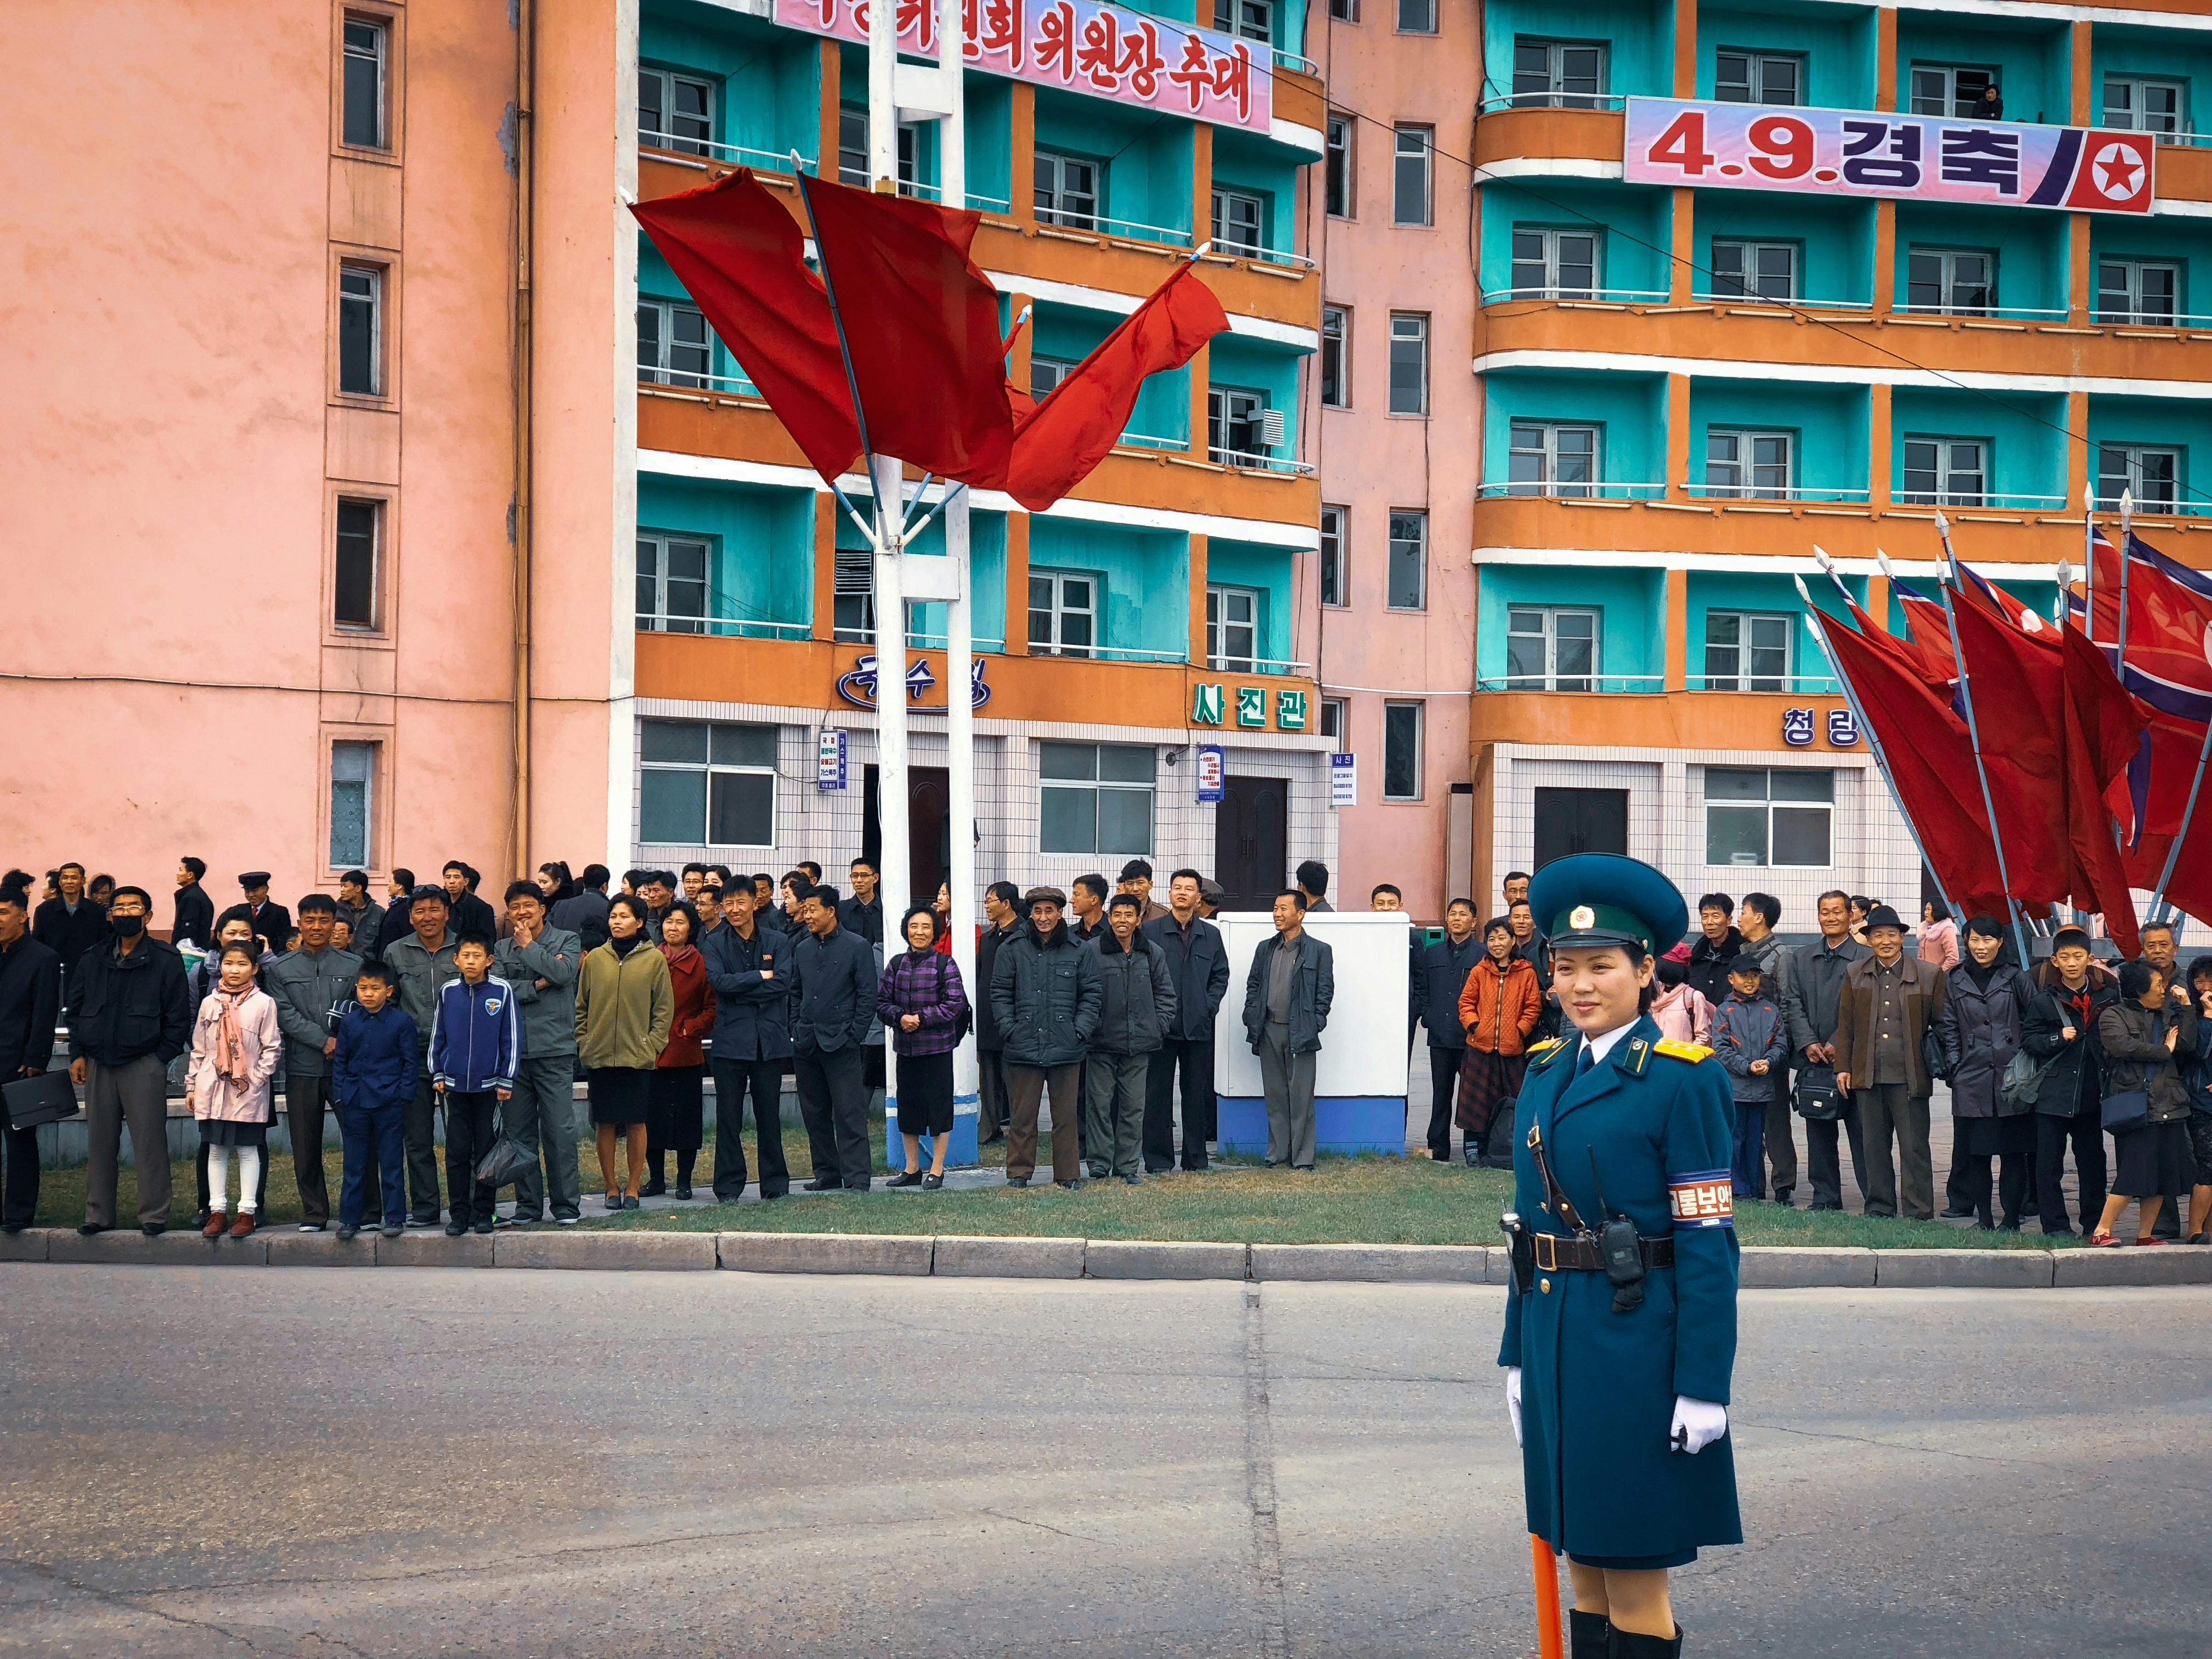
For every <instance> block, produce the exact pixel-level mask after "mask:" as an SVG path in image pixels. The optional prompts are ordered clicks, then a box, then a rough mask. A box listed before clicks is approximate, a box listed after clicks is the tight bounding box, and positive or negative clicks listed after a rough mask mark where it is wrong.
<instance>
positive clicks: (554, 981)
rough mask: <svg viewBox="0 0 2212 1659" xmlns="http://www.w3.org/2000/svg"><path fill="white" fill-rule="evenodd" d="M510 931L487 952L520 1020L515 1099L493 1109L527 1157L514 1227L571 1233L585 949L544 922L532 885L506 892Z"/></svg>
mask: <svg viewBox="0 0 2212 1659" xmlns="http://www.w3.org/2000/svg"><path fill="white" fill-rule="evenodd" d="M507 925H508V927H511V928H512V929H513V933H511V934H510V935H509V936H508V937H507V938H506V939H501V940H500V942H499V944H498V945H497V947H496V948H495V950H494V951H493V952H492V958H493V961H494V962H495V963H496V966H495V968H494V969H493V971H494V972H495V973H496V974H497V975H499V976H500V977H501V979H503V980H505V981H507V983H508V984H509V985H511V986H513V987H514V1006H515V1007H516V1009H517V1010H518V1011H519V1012H520V1015H521V1018H522V1063H521V1064H520V1065H519V1066H516V1067H515V1072H514V1092H513V1094H512V1095H511V1096H509V1097H507V1101H506V1103H504V1104H503V1105H501V1108H500V1109H499V1112H500V1117H501V1121H502V1122H504V1124H505V1125H506V1127H507V1134H508V1135H509V1136H510V1137H511V1138H512V1139H513V1140H514V1141H515V1143H516V1144H517V1145H519V1146H524V1147H526V1148H528V1149H529V1151H530V1152H532V1154H533V1156H534V1159H535V1161H533V1162H532V1164H531V1166H530V1168H528V1169H527V1170H524V1171H523V1172H522V1173H521V1174H520V1175H519V1176H516V1177H515V1180H514V1221H515V1225H517V1226H527V1225H530V1224H531V1223H532V1222H537V1221H543V1220H544V1219H545V1206H546V1202H547V1200H549V1199H550V1200H551V1202H552V1206H553V1220H554V1221H555V1222H556V1223H557V1224H558V1225H561V1226H563V1227H573V1226H574V1225H576V1223H577V1222H578V1221H579V1220H580V1219H581V1218H582V1216H583V1199H584V1187H583V1177H582V1176H581V1175H580V1173H579V1172H578V1170H577V1167H576V1108H575V1095H576V1089H575V1083H576V975H578V973H580V971H581V970H582V968H583V962H584V942H583V941H582V940H581V939H578V938H577V937H576V935H575V934H574V933H568V932H567V931H566V930H565V929H562V928H559V927H553V926H551V925H550V923H549V922H548V921H547V920H546V915H545V895H544V893H543V892H542V891H541V890H539V889H538V884H537V883H536V882H534V881H518V882H514V883H513V884H510V885H509V886H508V888H507Z"/></svg>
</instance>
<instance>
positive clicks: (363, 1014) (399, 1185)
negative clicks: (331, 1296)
mask: <svg viewBox="0 0 2212 1659" xmlns="http://www.w3.org/2000/svg"><path fill="white" fill-rule="evenodd" d="M396 998H397V992H396V990H395V988H394V987H393V983H392V969H389V968H387V967H386V966H385V965H384V964H383V963H381V962H377V961H374V960H371V961H368V962H365V963H362V965H361V975H360V977H359V978H357V979H356V980H355V981H354V1001H353V1003H352V1004H351V1006H348V1007H347V1008H346V1010H345V1012H343V1014H341V1015H340V1016H339V1017H338V1022H337V1040H338V1046H337V1052H336V1053H334V1054H332V1055H331V1098H332V1099H334V1100H336V1101H337V1108H338V1134H339V1136H340V1139H342V1141H343V1145H344V1146H345V1179H344V1180H343V1182H341V1183H340V1186H339V1188H338V1237H340V1238H342V1239H345V1238H351V1237H353V1236H354V1235H355V1234H356V1233H357V1232H359V1231H361V1222H362V1207H363V1202H364V1197H365V1189H366V1188H367V1186H368V1172H369V1168H370V1165H371V1164H372V1163H374V1165H375V1167H376V1170H377V1173H378V1176H379V1177H380V1189H381V1197H382V1200H383V1206H384V1217H383V1219H384V1236H385V1237H386V1238H397V1237H399V1235H400V1234H401V1232H403V1231H404V1230H405V1228H406V1225H407V1167H406V1153H407V1106H408V1103H410V1101H412V1100H413V1099H414V1098H415V1075H416V1073H415V1068H416V1063H417V1060H418V1058H419V1056H420V1055H421V1054H422V1039H421V1037H420V1036H418V1035H417V1034H416V1030H415V1022H414V1021H413V1020H412V1019H410V1018H408V1016H407V1012H406V1011H405V1010H404V1009H403V1008H402V1007H400V1006H399V1004H398V1000H396Z"/></svg>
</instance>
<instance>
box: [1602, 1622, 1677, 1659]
mask: <svg viewBox="0 0 2212 1659" xmlns="http://www.w3.org/2000/svg"><path fill="white" fill-rule="evenodd" d="M1606 1628H1607V1630H1609V1631H1612V1633H1613V1646H1612V1648H1611V1649H1610V1650H1609V1656H1610V1659H1682V1627H1681V1626H1680V1625H1677V1626H1674V1634H1673V1635H1672V1636H1639V1635H1638V1634H1637V1633H1636V1632H1634V1631H1627V1630H1613V1627H1612V1626H1609V1625H1608V1626H1607V1627H1606Z"/></svg>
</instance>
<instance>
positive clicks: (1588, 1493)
mask: <svg viewBox="0 0 2212 1659" xmlns="http://www.w3.org/2000/svg"><path fill="white" fill-rule="evenodd" d="M1529 899H1530V902H1531V904H1532V905H1533V906H1534V909H1535V913H1536V915H1538V917H1540V918H1541V925H1545V926H1547V930H1548V931H1549V933H1551V935H1552V939H1551V957H1552V973H1553V981H1552V984H1553V989H1554V990H1555V991H1556V992H1557V993H1558V994H1559V1005H1560V1008H1561V1010H1562V1012H1563V1013H1564V1014H1565V1017H1566V1018H1567V1019H1568V1020H1569V1021H1570V1022H1571V1035H1569V1036H1566V1037H1565V1038H1564V1039H1561V1040H1559V1041H1555V1042H1548V1043H1544V1044H1540V1045H1538V1048H1537V1049H1536V1050H1535V1051H1534V1053H1533V1054H1532V1057H1531V1059H1530V1060H1529V1065H1528V1075H1527V1077H1526V1079H1525V1080H1524V1081H1523V1083H1522V1089H1521V1095H1520V1103H1519V1109H1518V1111H1517V1113H1516V1118H1515V1122H1516V1125H1517V1126H1519V1127H1521V1130H1522V1133H1519V1134H1518V1135H1516V1141H1517V1143H1518V1144H1517V1145H1516V1146H1515V1148H1514V1157H1513V1168H1514V1176H1515V1205H1514V1213H1513V1214H1511V1215H1510V1216H1509V1217H1508V1218H1507V1231H1508V1233H1509V1234H1510V1236H1511V1237H1512V1239H1513V1248H1514V1266H1515V1294H1514V1295H1512V1296H1511V1297H1509V1298H1508V1300H1507V1304H1506V1316H1505V1340H1504V1346H1503V1347H1502V1348H1501V1349H1500V1351H1499V1353H1498V1364H1501V1365H1503V1366H1504V1367H1505V1368H1506V1400H1507V1406H1508V1409H1509V1410H1510V1413H1511V1414H1512V1418H1513V1425H1514V1433H1515V1436H1516V1438H1517V1439H1519V1440H1520V1442H1521V1445H1522V1474H1523V1476H1524V1479H1525V1482H1526V1486H1527V1493H1528V1529H1529V1530H1530V1531H1531V1532H1532V1533H1534V1534H1536V1535H1537V1536H1539V1537H1541V1538H1542V1539H1543V1540H1545V1541H1546V1542H1547V1543H1549V1544H1550V1545H1551V1546H1552V1547H1553V1550H1555V1551H1558V1552H1560V1553H1565V1555H1566V1557H1567V1561H1568V1571H1569V1574H1570V1576H1571V1577H1572V1579H1573V1581H1574V1589H1575V1610H1574V1612H1573V1613H1572V1614H1571V1620H1570V1623H1571V1631H1572V1636H1573V1652H1574V1655H1575V1659H1662V1656H1668V1659H1671V1656H1675V1655H1679V1654H1680V1652H1681V1650H1682V1632H1681V1631H1680V1627H1679V1626H1677V1625H1676V1624H1675V1622H1674V1609H1673V1606H1672V1604H1671V1602H1670V1601H1669V1599H1668V1581H1667V1573H1668V1569H1670V1568H1673V1567H1678V1566H1683V1565H1687V1564H1688V1563H1690V1562H1691V1561H1693V1560H1695V1559H1697V1553H1698V1551H1699V1548H1700V1547H1703V1546H1705V1545H1709V1544H1737V1543H1741V1542H1742V1541H1743V1528H1742V1523H1741V1520H1740V1519H1739V1517H1738V1515H1737V1511H1736V1493H1735V1460H1734V1455H1733V1451H1732V1449H1731V1447H1730V1444H1729V1436H1728V1409H1727V1407H1728V1403H1729V1378H1730V1375H1731V1373H1732V1371H1733V1370H1734V1368H1735V1295H1736V1261H1737V1248H1736V1239H1735V1225H1734V1214H1733V1207H1732V1200H1731V1198H1730V1190H1731V1188H1730V1182H1729V1157H1730V1153H1731V1151H1732V1146H1733V1132H1734V1127H1735V1123H1734V1108H1733V1106H1732V1104H1731V1101H1730V1091H1729V1079H1728V1074H1727V1073H1726V1072H1725V1071H1724V1070H1723V1068H1722V1066H1721V1065H1720V1063H1719V1062H1718V1061H1717V1060H1714V1059H1713V1058H1712V1051H1711V1049H1709V1048H1704V1047H1702V1046H1701V1045H1699V1044H1696V1043H1691V1042H1676V1041H1674V1040H1673V1039H1669V1038H1665V1037H1662V1036H1661V1034H1660V1031H1659V1028H1658V1026H1657V1025H1656V1024H1655V1023H1654V1022H1653V1021H1652V1020H1651V1019H1650V1017H1649V1016H1648V1015H1647V1013H1646V1012H1645V1010H1646V1009H1647V1008H1648V1007H1649V1006H1650V1001H1651V997H1652V969H1653V967H1654V965H1655V963H1656V957H1657V956H1658V954H1659V953H1660V952H1662V951H1666V950H1668V949H1670V948H1671V947H1672V946H1673V945H1674V944H1675V943H1676V942H1677V941H1679V940H1680V939H1681V937H1682V936H1683V933H1685V931H1686V929H1687V927H1688V924H1689V913H1688V908H1687V906H1686V905H1685V904H1684V903H1683V901H1682V896H1681V895H1680V893H1679V892H1677V891H1676V890H1675V889H1674V884H1672V883H1671V882H1669V881H1668V879H1667V878H1665V877H1664V876H1662V875H1661V874H1660V873H1659V872H1657V871H1656V870H1654V869H1652V868H1651V867H1650V866H1649V865H1645V864H1641V863H1638V861H1636V860H1633V859H1626V858H1618V857H1614V856H1613V855H1611V854H1581V855H1577V856H1576V857H1572V858H1567V859H1561V860H1555V861H1554V862H1553V863H1551V864H1549V865H1547V866H1545V867H1544V868H1543V869H1542V870H1541V871H1539V872H1537V874H1536V877H1535V879H1534V882H1533V883H1532V884H1531V885H1530V890H1529Z"/></svg>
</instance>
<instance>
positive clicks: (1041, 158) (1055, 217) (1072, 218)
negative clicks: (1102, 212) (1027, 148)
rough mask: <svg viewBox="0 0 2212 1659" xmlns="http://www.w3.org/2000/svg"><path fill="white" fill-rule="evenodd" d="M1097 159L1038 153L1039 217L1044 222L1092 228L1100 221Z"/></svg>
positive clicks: (1037, 210) (1037, 187)
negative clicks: (1083, 159)
mask: <svg viewBox="0 0 2212 1659" xmlns="http://www.w3.org/2000/svg"><path fill="white" fill-rule="evenodd" d="M1099 171H1100V169H1099V166H1098V163H1097V162H1096V161H1082V160H1079V158H1077V157H1075V156H1073V155H1048V154H1047V153H1046V152H1045V151H1043V150H1039V151H1038V152H1037V155H1036V216H1037V222H1038V223H1039V224H1041V225H1061V226H1066V227H1068V228H1073V229H1075V230H1091V229H1094V228H1096V227H1097V223H1098V174H1099Z"/></svg>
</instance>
